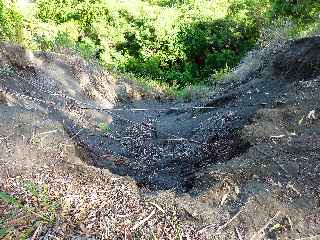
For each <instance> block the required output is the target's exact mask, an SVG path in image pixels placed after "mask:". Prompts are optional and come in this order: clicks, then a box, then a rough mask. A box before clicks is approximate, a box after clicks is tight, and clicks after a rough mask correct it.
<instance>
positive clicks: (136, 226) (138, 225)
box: [131, 209, 156, 231]
mask: <svg viewBox="0 0 320 240" xmlns="http://www.w3.org/2000/svg"><path fill="white" fill-rule="evenodd" d="M155 213H156V210H155V209H154V210H153V211H152V212H151V213H150V215H149V216H148V217H146V218H144V219H142V220H141V221H139V222H137V223H136V224H135V225H134V226H133V227H132V228H131V230H132V231H135V230H136V229H138V228H139V227H141V226H142V225H143V224H145V223H146V222H147V221H149V220H150V218H152V216H153V215H154V214H155Z"/></svg>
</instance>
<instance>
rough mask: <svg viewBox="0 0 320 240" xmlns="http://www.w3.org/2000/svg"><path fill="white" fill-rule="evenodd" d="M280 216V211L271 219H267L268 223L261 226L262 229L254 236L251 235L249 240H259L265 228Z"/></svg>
mask: <svg viewBox="0 0 320 240" xmlns="http://www.w3.org/2000/svg"><path fill="white" fill-rule="evenodd" d="M279 214H280V211H278V212H277V213H276V214H275V215H274V216H273V217H272V218H270V219H269V221H268V222H267V223H266V224H265V225H263V227H262V228H260V230H259V231H258V232H256V233H255V234H253V236H252V237H251V238H250V240H259V239H261V238H262V237H263V236H264V231H265V230H266V229H267V227H268V226H269V225H270V224H271V223H272V222H273V220H274V219H276V218H277V217H278V216H279Z"/></svg>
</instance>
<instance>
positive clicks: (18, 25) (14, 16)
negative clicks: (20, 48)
mask: <svg viewBox="0 0 320 240" xmlns="http://www.w3.org/2000/svg"><path fill="white" fill-rule="evenodd" d="M23 26H24V23H23V18H22V15H21V14H20V13H19V12H18V11H17V10H16V8H15V6H14V4H11V5H5V4H4V2H3V0H0V40H9V41H13V42H22V40H23Z"/></svg>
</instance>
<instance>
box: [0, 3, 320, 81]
mask: <svg viewBox="0 0 320 240" xmlns="http://www.w3.org/2000/svg"><path fill="white" fill-rule="evenodd" d="M1 1H2V0H0V22H1V23H2V26H1V28H2V33H0V34H2V35H1V37H2V38H7V39H19V38H20V39H21V36H22V35H21V29H22V25H21V22H22V20H21V16H19V14H18V13H17V11H15V10H14V8H13V7H4V5H3V2H1ZM319 5H320V4H319V3H318V1H312V0H299V1H291V0H284V1H280V0H211V1H210V0H184V1H182V0H148V1H142V0H127V1H119V0H95V1H93V0H63V1H62V0H37V1H36V14H35V16H34V17H33V18H32V19H29V20H28V24H26V26H25V29H27V32H28V33H29V35H30V38H31V40H30V39H29V44H30V45H32V46H33V47H35V48H41V49H51V50H57V49H59V48H72V49H75V50H77V51H78V52H80V53H81V54H82V55H83V56H84V57H86V58H97V59H98V60H99V61H100V63H101V64H102V65H104V66H106V67H108V68H110V69H115V70H118V71H119V70H120V71H125V72H132V73H134V74H135V75H137V76H143V77H148V78H153V79H157V80H160V81H163V82H167V83H169V84H174V83H176V84H178V85H179V86H184V85H189V84H193V83H199V82H201V81H204V79H206V78H207V77H208V76H209V75H211V74H212V73H213V72H216V73H218V75H219V74H220V73H223V72H225V69H230V68H232V67H233V66H235V65H236V64H238V63H239V61H240V59H241V58H242V57H243V56H244V55H245V54H246V53H247V52H248V51H249V50H250V49H252V48H253V47H254V46H255V44H256V42H257V40H258V39H259V38H260V36H261V31H262V29H264V28H265V27H266V26H270V25H272V24H273V23H275V22H279V21H283V20H286V19H289V20H290V21H293V22H294V23H296V25H297V26H299V27H300V29H302V28H304V26H306V25H307V24H311V23H314V22H316V21H317V19H318V14H319V10H320V6H319ZM13 23H14V24H13ZM16 23H18V24H16ZM301 26H303V27H301ZM300 29H299V28H297V29H296V32H297V31H300ZM220 75H221V74H220Z"/></svg>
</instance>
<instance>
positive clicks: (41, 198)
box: [0, 182, 59, 239]
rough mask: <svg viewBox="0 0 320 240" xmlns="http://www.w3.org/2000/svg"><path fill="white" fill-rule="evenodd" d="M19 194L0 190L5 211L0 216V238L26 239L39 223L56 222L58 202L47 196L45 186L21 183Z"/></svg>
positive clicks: (48, 223) (47, 192)
mask: <svg viewBox="0 0 320 240" xmlns="http://www.w3.org/2000/svg"><path fill="white" fill-rule="evenodd" d="M21 189H22V192H21V193H20V194H19V196H12V195H10V194H8V193H6V192H1V191H0V204H2V205H3V207H4V209H6V211H2V213H3V215H1V217H0V238H2V237H6V238H7V239H28V238H29V237H30V236H31V235H32V233H33V232H34V231H35V230H36V229H37V227H39V225H41V224H46V225H52V224H54V223H55V222H56V216H57V211H58V208H59V204H58V202H56V201H54V200H52V199H51V198H50V197H49V191H48V187H47V186H38V185H35V184H34V183H31V182H24V183H22V184H21Z"/></svg>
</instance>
